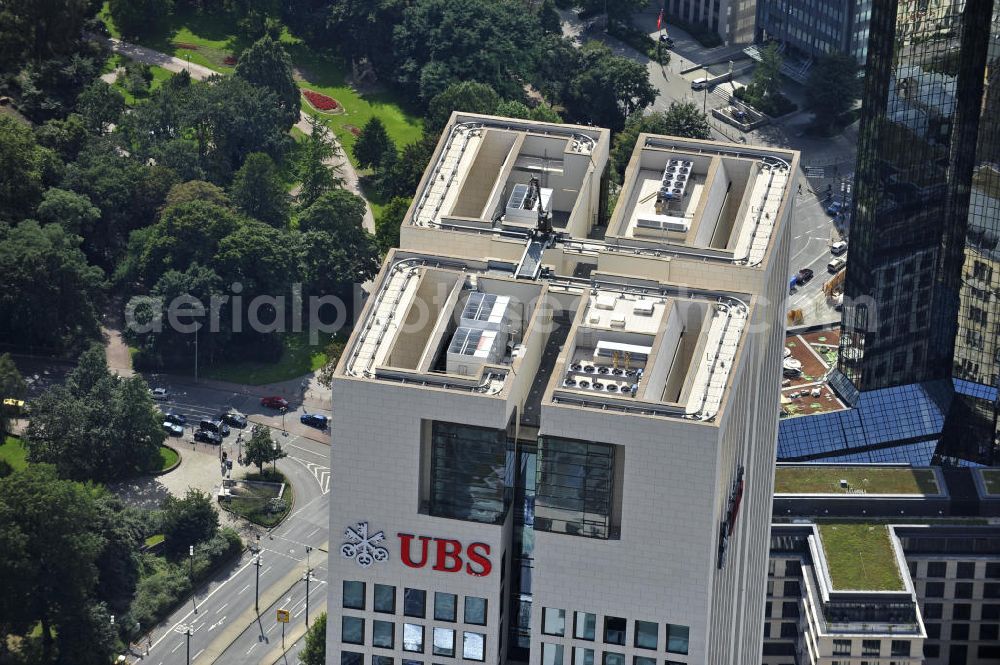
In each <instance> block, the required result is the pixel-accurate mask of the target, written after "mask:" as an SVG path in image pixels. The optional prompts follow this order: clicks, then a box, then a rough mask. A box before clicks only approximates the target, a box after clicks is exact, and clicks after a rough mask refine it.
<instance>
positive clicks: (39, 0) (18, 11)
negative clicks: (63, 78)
mask: <svg viewBox="0 0 1000 665" xmlns="http://www.w3.org/2000/svg"><path fill="white" fill-rule="evenodd" d="M98 9H100V6H99V5H96V3H94V2H91V0H7V1H6V2H4V4H3V8H2V10H0V69H3V70H4V71H15V72H16V71H17V69H18V65H20V64H21V63H22V62H24V61H29V62H35V63H38V62H41V61H43V60H48V59H50V58H54V57H58V56H63V55H67V54H70V53H73V52H74V51H75V50H76V48H77V46H78V44H79V41H80V34H81V33H82V32H83V27H84V23H85V22H86V20H87V19H88V18H89V17H91V16H93V15H94V14H95V13H96V11H97V10H98Z"/></svg>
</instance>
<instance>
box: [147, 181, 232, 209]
mask: <svg viewBox="0 0 1000 665" xmlns="http://www.w3.org/2000/svg"><path fill="white" fill-rule="evenodd" d="M189 201H205V202H206V203H211V204H213V205H217V206H219V207H220V208H229V207H230V206H231V205H232V202H231V201H230V200H229V196H228V195H227V194H226V192H225V190H223V189H222V188H221V187H219V186H218V185H213V184H212V183H210V182H205V181H204V180H189V181H187V182H182V183H178V184H176V185H174V186H173V187H171V188H170V191H169V192H167V197H166V198H165V199H164V200H163V208H164V209H167V208H172V207H173V206H177V205H180V204H182V203H187V202H189Z"/></svg>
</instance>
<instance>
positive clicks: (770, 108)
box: [733, 85, 799, 118]
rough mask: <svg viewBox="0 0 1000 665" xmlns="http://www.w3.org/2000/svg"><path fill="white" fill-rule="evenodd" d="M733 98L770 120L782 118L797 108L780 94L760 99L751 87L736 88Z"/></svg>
mask: <svg viewBox="0 0 1000 665" xmlns="http://www.w3.org/2000/svg"><path fill="white" fill-rule="evenodd" d="M733 97H735V98H736V99H738V100H740V101H742V102H744V103H746V104H749V105H750V106H752V107H753V108H755V109H757V110H758V111H760V112H761V113H764V114H766V115H769V116H771V117H772V118H777V117H779V116H783V115H785V114H788V113H791V112H792V111H795V110H797V109H798V108H799V107H798V106H796V105H795V102H793V101H792V100H790V99H789V98H788V97H785V96H784V95H783V94H781V93H780V92H779V93H777V94H775V95H771V96H770V97H764V98H761V96H760V95H758V94H756V93H755V92H754V89H753V86H752V85H749V86H743V87H739V88H736V91H735V92H734V93H733Z"/></svg>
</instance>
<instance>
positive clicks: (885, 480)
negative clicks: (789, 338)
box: [774, 466, 941, 494]
mask: <svg viewBox="0 0 1000 665" xmlns="http://www.w3.org/2000/svg"><path fill="white" fill-rule="evenodd" d="M841 480H846V481H847V487H841V484H840V481H841ZM774 492H775V494H852V493H853V494H856V493H864V494H939V493H940V492H941V489H940V488H939V487H938V483H937V478H936V477H935V476H934V472H933V471H932V470H931V469H913V468H909V467H877V466H781V467H778V468H777V469H776V470H775V473H774Z"/></svg>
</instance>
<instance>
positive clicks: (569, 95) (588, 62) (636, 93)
mask: <svg viewBox="0 0 1000 665" xmlns="http://www.w3.org/2000/svg"><path fill="white" fill-rule="evenodd" d="M581 56H582V64H581V67H580V68H579V69H578V70H576V73H575V75H574V76H573V78H572V79H571V80H570V82H569V85H568V88H567V90H566V104H567V106H568V107H569V108H570V110H571V111H572V113H573V115H574V117H576V118H577V119H580V120H585V121H587V122H591V123H593V124H595V125H599V126H602V127H610V128H611V129H613V130H620V129H621V128H622V127H623V126H624V125H625V118H627V117H628V116H630V115H631V114H632V113H634V112H636V111H641V110H643V109H645V108H646V107H647V106H649V105H650V104H652V103H653V100H655V99H656V88H654V87H653V86H652V84H651V83H650V82H649V73H648V72H647V71H646V68H645V67H644V66H642V65H641V64H639V63H638V62H636V61H634V60H631V59H629V58H625V57H623V56H619V55H615V54H614V53H612V51H611V49H610V48H608V47H607V46H605V45H604V44H601V43H598V42H589V43H587V44H586V45H584V47H583V48H582V49H581Z"/></svg>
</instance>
